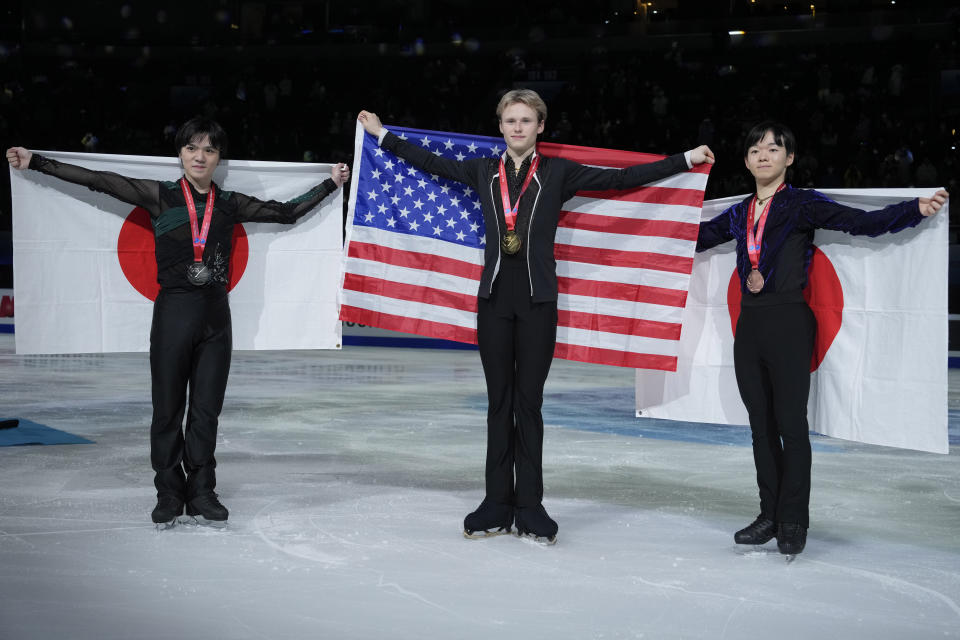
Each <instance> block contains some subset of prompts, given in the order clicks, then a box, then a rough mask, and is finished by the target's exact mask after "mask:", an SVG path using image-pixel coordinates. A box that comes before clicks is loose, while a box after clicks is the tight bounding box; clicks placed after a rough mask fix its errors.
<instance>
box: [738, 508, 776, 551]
mask: <svg viewBox="0 0 960 640" xmlns="http://www.w3.org/2000/svg"><path fill="white" fill-rule="evenodd" d="M776 534H777V523H776V522H774V521H773V520H770V519H769V518H764V517H763V515H762V514H761V515H759V516H757V519H756V520H754V521H753V522H752V523H750V524H749V525H747V526H746V527H744V528H743V529H740V531H737V532H736V533H735V534H733V541H734V542H736V543H737V544H763V543H765V542H769V541H770V539H771V538H773V536H775V535H776Z"/></svg>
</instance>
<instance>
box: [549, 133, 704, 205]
mask: <svg viewBox="0 0 960 640" xmlns="http://www.w3.org/2000/svg"><path fill="white" fill-rule="evenodd" d="M713 162H714V156H713V151H711V150H710V147H708V146H706V145H701V146H699V147H697V148H696V149H691V150H690V151H687V152H686V153H678V154H676V155H672V156H670V157H668V158H664V159H663V160H658V161H657V162H649V163H647V164H635V165H633V166H630V167H626V168H624V169H601V168H598V167H589V166H586V165H582V164H577V163H571V164H572V166H571V168H570V169H569V170H568V171H567V175H566V180H565V182H564V190H565V191H566V193H565V194H564V196H565V199H566V198H567V197H570V196H572V195H573V194H574V193H576V192H577V191H606V190H621V189H630V188H633V187H639V186H642V185H645V184H649V183H651V182H656V181H657V180H662V179H664V178H668V177H670V176H672V175H674V174H677V173H681V172H683V171H686V170H688V169H691V168H693V167H695V166H697V165H699V164H713Z"/></svg>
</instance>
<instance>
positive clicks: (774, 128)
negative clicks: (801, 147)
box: [743, 120, 797, 158]
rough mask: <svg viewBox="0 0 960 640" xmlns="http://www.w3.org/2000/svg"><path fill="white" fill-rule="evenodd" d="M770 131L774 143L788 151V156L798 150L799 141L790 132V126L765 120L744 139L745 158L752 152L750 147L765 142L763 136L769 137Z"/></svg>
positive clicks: (755, 126)
mask: <svg viewBox="0 0 960 640" xmlns="http://www.w3.org/2000/svg"><path fill="white" fill-rule="evenodd" d="M768 131H769V132H771V133H773V141H774V142H776V143H777V146H780V147H783V148H784V149H786V151H787V155H790V154H791V153H793V152H795V151H796V150H797V139H796V138H795V137H794V136H793V131H790V128H789V127H788V126H786V125H784V124H780V123H779V122H775V121H773V120H764V121H763V122H761V123H760V124H758V125H754V127H753V128H752V129H750V131H749V132H748V133H747V137H746V138H744V139H743V157H744V158H746V157H747V153H749V152H750V147H752V146H754V145H755V144H758V143H759V142H760V141H761V140H763V136H765V135H767V132H768Z"/></svg>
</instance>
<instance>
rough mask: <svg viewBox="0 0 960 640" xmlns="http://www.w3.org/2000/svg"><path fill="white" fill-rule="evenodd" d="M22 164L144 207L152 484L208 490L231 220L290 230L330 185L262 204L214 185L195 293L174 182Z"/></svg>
mask: <svg viewBox="0 0 960 640" xmlns="http://www.w3.org/2000/svg"><path fill="white" fill-rule="evenodd" d="M30 168H31V169H36V170H38V171H40V172H41V173H46V174H48V175H52V176H55V177H57V178H60V179H62V180H66V181H67V182H72V183H75V184H80V185H83V186H86V187H89V188H90V189H91V190H93V191H99V192H101V193H105V194H107V195H110V196H113V197H114V198H117V199H118V200H121V201H123V202H126V203H129V204H131V205H135V206H140V207H143V208H144V209H146V210H147V211H148V212H149V213H150V220H151V222H152V224H153V230H154V241H155V249H156V257H157V280H158V282H159V284H160V293H159V295H158V296H157V299H156V302H155V303H154V307H153V324H152V326H151V329H150V373H151V379H152V396H153V420H152V423H151V426H150V459H151V463H152V466H153V470H154V471H155V472H156V475H155V478H154V484H155V485H156V487H157V494H158V495H159V496H161V497H162V496H165V495H167V496H173V497H176V498H178V499H179V500H183V501H185V502H189V501H190V500H191V499H193V498H194V497H198V496H204V495H210V494H212V493H213V490H214V487H215V486H216V473H215V471H214V469H215V468H216V459H215V458H214V449H215V447H216V442H217V421H218V418H219V416H220V410H221V408H222V407H223V396H224V392H225V391H226V386H227V375H228V373H229V371H230V354H231V348H232V333H231V324H230V307H229V303H228V300H227V288H226V287H227V282H228V276H229V274H228V267H229V264H230V251H231V249H232V238H233V227H234V225H235V224H237V223H240V222H279V223H286V224H292V223H293V222H295V221H296V220H297V219H299V218H300V217H301V216H303V215H304V214H306V213H307V212H308V211H310V210H311V209H313V208H314V207H315V206H316V205H317V204H318V203H319V202H320V201H321V200H323V199H324V198H325V197H327V196H328V195H330V194H331V193H333V192H334V191H336V189H337V185H336V183H335V182H334V181H333V180H332V179H329V178H328V179H327V180H324V181H323V182H322V183H321V184H319V185H317V186H316V187H314V188H313V189H311V190H310V191H308V192H307V193H305V194H303V195H301V196H299V197H297V198H294V199H293V200H291V201H289V202H277V201H273V200H270V201H266V202H265V201H262V200H258V199H256V198H252V197H250V196H246V195H243V194H241V193H236V192H232V191H221V190H220V188H219V187H218V186H217V185H213V189H214V193H215V196H214V208H213V211H214V213H213V219H212V221H211V224H210V230H209V235H208V236H207V244H206V248H205V250H204V253H203V262H204V264H206V266H207V267H208V268H209V269H210V271H211V275H212V277H211V279H210V281H209V282H208V283H207V284H205V285H204V286H199V287H198V286H195V285H193V284H191V283H190V281H189V280H188V279H187V267H189V266H190V265H191V264H192V263H193V261H194V256H193V238H192V234H191V231H190V219H189V214H188V213H187V207H186V202H185V200H184V195H183V191H182V189H181V183H180V182H179V181H177V182H169V181H157V180H144V179H136V178H127V177H124V176H121V175H118V174H116V173H111V172H106V171H91V170H89V169H85V168H83V167H78V166H75V165H70V164H65V163H62V162H58V161H56V160H52V159H50V158H45V157H43V156H40V155H38V154H36V153H35V154H33V156H32V158H31V160H30ZM187 184H189V182H188V183H187ZM190 189H191V193H192V195H193V200H194V202H195V203H196V209H197V216H198V217H199V218H200V221H201V222H202V217H203V212H204V205H205V204H206V200H207V195H208V194H206V193H200V192H198V191H197V190H196V189H195V188H194V187H193V185H190ZM188 383H189V387H190V407H189V411H188V413H187V422H186V426H185V427H184V428H183V429H182V430H181V425H182V424H183V414H184V412H185V410H186V390H187V385H188Z"/></svg>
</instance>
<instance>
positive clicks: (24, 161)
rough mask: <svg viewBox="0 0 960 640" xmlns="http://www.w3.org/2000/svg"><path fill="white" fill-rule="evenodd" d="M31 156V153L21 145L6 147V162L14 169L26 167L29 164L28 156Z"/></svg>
mask: <svg viewBox="0 0 960 640" xmlns="http://www.w3.org/2000/svg"><path fill="white" fill-rule="evenodd" d="M32 157H33V153H32V152H31V151H30V150H29V149H24V148H23V147H10V148H9V149H7V162H9V163H10V166H11V167H13V168H14V169H20V170H21V171H22V170H24V169H26V168H27V167H29V166H30V158H32Z"/></svg>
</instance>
